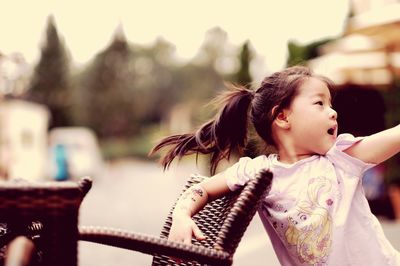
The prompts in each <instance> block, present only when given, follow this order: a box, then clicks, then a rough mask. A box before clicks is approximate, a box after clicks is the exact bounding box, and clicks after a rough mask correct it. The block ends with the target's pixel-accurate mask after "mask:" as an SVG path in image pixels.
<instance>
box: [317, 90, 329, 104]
mask: <svg viewBox="0 0 400 266" xmlns="http://www.w3.org/2000/svg"><path fill="white" fill-rule="evenodd" d="M314 97H321V98H325V97H326V94H325V93H322V92H318V93H316V94H315V95H314ZM328 100H329V102H332V97H331V96H330V95H329V97H328Z"/></svg>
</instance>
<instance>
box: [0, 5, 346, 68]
mask: <svg viewBox="0 0 400 266" xmlns="http://www.w3.org/2000/svg"><path fill="white" fill-rule="evenodd" d="M0 4H1V10H2V12H1V14H0V52H2V53H4V54H10V53H13V52H20V53H22V54H23V55H24V57H25V59H26V60H27V61H28V62H29V63H35V62H36V61H37V59H38V55H39V52H40V42H41V40H42V37H43V34H44V31H45V25H46V21H47V17H48V15H50V14H53V15H54V17H55V21H56V25H57V29H58V32H59V34H60V35H61V37H62V38H63V39H64V41H65V43H66V46H67V47H68V49H69V51H70V53H71V55H72V58H73V59H74V60H75V61H76V62H77V63H80V64H82V63H86V62H87V61H88V60H90V59H92V58H93V56H94V55H95V54H97V53H98V52H99V51H101V50H102V49H104V48H105V47H106V46H107V45H108V43H109V42H110V39H111V38H112V35H113V33H114V31H115V29H116V28H117V26H118V25H120V24H122V26H123V29H124V32H125V34H126V37H127V39H128V40H129V41H130V42H133V43H137V44H149V43H152V42H153V41H154V40H155V39H156V38H157V37H159V36H162V37H163V38H164V39H166V40H167V41H169V42H171V43H172V44H174V45H175V46H176V53H177V54H178V56H180V57H183V58H187V59H190V58H192V57H193V56H194V55H195V53H196V51H197V50H198V48H199V47H200V45H201V44H202V42H203V41H204V36H205V33H206V31H207V30H209V29H211V28H213V27H215V26H219V27H221V28H222V29H223V30H225V31H226V32H227V34H228V41H229V42H230V43H232V44H234V45H240V44H242V43H243V42H244V41H246V40H250V42H251V44H252V46H253V47H254V49H255V50H256V52H257V53H258V54H259V55H261V56H262V58H263V61H264V63H265V64H266V65H267V68H268V69H270V70H278V69H280V68H282V67H283V66H284V63H285V60H286V50H287V41H288V40H289V39H293V40H297V41H299V42H300V43H307V42H310V41H314V40H318V39H321V38H325V37H336V36H338V35H340V34H341V33H342V31H343V26H344V22H345V18H346V16H347V13H348V5H349V4H348V0H259V1H256V0H247V1H235V0H201V1H190V0H159V1H155V0H141V1H138V0H125V1H124V0H112V1H110V0H104V1H102V0H97V1H94V0H69V1H66V0H63V1H61V0H58V1H56V0H54V1H51V0H35V1H29V0H26V1H22V0H13V1H8V0H0Z"/></svg>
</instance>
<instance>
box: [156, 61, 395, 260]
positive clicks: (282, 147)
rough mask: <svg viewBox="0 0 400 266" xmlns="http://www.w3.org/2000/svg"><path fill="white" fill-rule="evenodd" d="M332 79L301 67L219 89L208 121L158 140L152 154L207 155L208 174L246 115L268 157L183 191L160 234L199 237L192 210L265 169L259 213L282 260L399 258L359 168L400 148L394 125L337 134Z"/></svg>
mask: <svg viewBox="0 0 400 266" xmlns="http://www.w3.org/2000/svg"><path fill="white" fill-rule="evenodd" d="M332 88H333V86H332V83H331V82H330V81H329V80H328V79H326V78H324V77H321V76H317V75H314V74H313V73H311V71H310V70H309V69H307V68H306V67H291V68H288V69H285V70H283V71H281V72H277V73H274V74H272V75H271V76H269V77H266V78H265V79H264V81H263V82H262V84H261V86H260V87H259V88H258V89H257V90H256V91H252V90H249V89H246V88H235V89H234V90H232V91H230V92H227V93H226V94H225V95H223V96H222V98H221V99H222V101H221V103H222V108H221V111H220V113H219V114H218V115H217V116H216V117H215V119H214V120H211V121H210V122H208V123H206V124H204V125H203V126H202V127H201V128H200V129H199V130H197V131H196V132H195V133H194V134H183V135H175V136H171V137H167V138H165V139H163V140H162V141H161V142H160V143H159V144H158V145H157V146H156V147H154V149H153V151H152V153H154V152H156V151H158V150H160V149H161V148H163V147H165V146H170V149H169V150H168V152H167V153H166V155H165V156H164V157H163V158H162V163H163V165H164V167H168V166H169V165H170V163H171V162H172V160H173V159H174V158H175V157H179V158H180V157H182V156H184V155H186V154H191V153H202V154H210V155H211V171H212V174H215V171H216V167H217V165H218V163H219V162H220V161H221V160H222V159H229V157H230V155H231V153H232V152H233V151H239V152H241V151H243V149H244V148H245V145H246V136H247V131H248V129H247V128H248V117H249V118H250V121H251V123H250V124H251V125H252V126H254V129H255V130H256V132H257V134H258V136H259V137H260V138H261V139H262V140H263V141H264V142H265V143H266V144H267V145H272V146H274V147H275V148H276V151H277V153H276V154H269V155H261V156H258V157H256V158H254V159H251V158H248V157H243V158H241V159H240V160H239V162H237V163H236V164H234V165H233V166H231V167H229V168H228V169H227V170H225V171H223V172H221V173H219V174H216V175H214V176H212V177H211V178H210V179H207V180H206V181H204V182H202V183H200V184H199V185H196V187H195V188H193V189H191V190H189V191H188V192H187V193H190V196H188V195H187V193H186V194H184V195H183V196H182V197H181V198H180V199H179V201H178V203H177V206H176V208H175V210H174V213H173V224H172V227H171V231H170V235H169V239H171V240H175V241H182V242H187V243H190V241H191V239H192V236H194V237H196V238H198V239H200V240H201V239H203V238H204V236H203V235H202V233H201V232H200V230H199V229H198V227H197V226H196V224H195V223H194V222H193V220H192V219H191V217H192V216H193V215H194V214H195V213H196V212H197V211H198V210H199V209H201V208H202V207H203V206H204V205H205V204H206V203H207V201H210V200H213V199H215V198H218V197H221V196H222V195H223V194H224V193H227V192H228V191H230V190H235V189H237V188H238V187H240V186H243V185H244V184H245V183H246V182H247V181H248V180H249V179H251V178H252V177H254V176H255V175H256V173H258V172H259V171H260V170H261V169H265V168H268V169H270V170H271V171H272V172H273V174H274V178H273V182H272V187H271V191H270V193H269V194H268V196H267V197H266V198H265V200H264V201H263V204H262V206H261V208H260V210H259V215H260V217H261V220H262V222H263V224H264V227H265V229H266V231H267V233H268V235H269V237H270V239H271V242H272V244H273V247H274V249H275V252H276V254H277V257H278V259H279V261H280V263H281V264H282V265H363V266H364V265H379V266H381V265H400V255H399V253H398V252H397V251H396V250H395V249H394V248H393V247H392V245H391V244H390V243H389V241H388V240H387V239H386V237H385V236H384V233H383V231H382V228H381V225H380V223H379V221H378V220H377V219H376V217H375V216H374V215H373V214H372V213H371V211H370V208H369V206H368V202H367V200H366V198H365V196H364V193H363V189H362V185H361V177H362V176H363V173H364V172H365V171H366V170H367V169H369V168H370V167H372V166H374V165H375V164H378V163H381V162H383V161H385V160H387V159H388V158H390V157H392V156H393V155H395V154H396V153H398V152H399V151H400V125H399V126H396V127H394V128H391V129H388V130H385V131H382V132H379V133H377V134H374V135H371V136H368V137H357V138H356V137H353V136H352V135H350V134H342V135H339V136H337V131H338V125H337V113H336V112H335V110H333V109H332V105H331V93H330V91H331V89H332Z"/></svg>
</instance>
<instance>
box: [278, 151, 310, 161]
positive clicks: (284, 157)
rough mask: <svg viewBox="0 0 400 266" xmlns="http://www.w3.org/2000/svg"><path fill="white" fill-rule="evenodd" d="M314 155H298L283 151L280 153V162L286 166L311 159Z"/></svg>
mask: <svg viewBox="0 0 400 266" xmlns="http://www.w3.org/2000/svg"><path fill="white" fill-rule="evenodd" d="M313 155H314V154H297V153H286V152H283V151H279V152H278V161H280V162H282V163H286V164H293V163H295V162H298V161H300V160H303V159H305V158H308V157H311V156H313Z"/></svg>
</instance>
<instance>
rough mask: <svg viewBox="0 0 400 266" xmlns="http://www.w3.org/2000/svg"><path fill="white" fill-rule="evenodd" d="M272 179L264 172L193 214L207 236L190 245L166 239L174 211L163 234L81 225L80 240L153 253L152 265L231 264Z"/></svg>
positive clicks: (194, 178)
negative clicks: (239, 188)
mask: <svg viewBox="0 0 400 266" xmlns="http://www.w3.org/2000/svg"><path fill="white" fill-rule="evenodd" d="M203 179H204V177H202V176H199V175H194V176H192V177H191V178H190V179H189V181H188V182H187V184H186V186H185V189H187V188H188V187H190V186H192V185H193V184H195V183H199V182H201V181H202V180H203ZM271 181H272V174H271V172H269V171H267V170H265V171H262V172H261V173H260V174H259V175H258V176H257V177H256V178H254V179H251V180H250V181H249V182H248V183H247V184H246V185H245V186H244V188H243V189H241V190H240V191H237V192H232V193H230V194H229V195H227V196H224V197H222V198H220V199H217V200H214V201H212V202H210V203H208V204H207V205H206V206H205V208H204V209H203V210H201V211H200V212H199V213H198V214H196V215H195V216H194V217H193V219H194V220H195V222H196V224H197V225H198V226H199V228H200V229H201V230H202V232H203V233H204V234H205V235H206V237H207V238H206V240H203V241H197V240H196V239H193V240H192V244H191V245H189V244H184V243H178V242H173V241H168V240H167V237H168V234H169V230H170V226H171V223H172V218H171V214H172V211H171V212H170V215H169V216H168V218H167V219H166V222H165V224H164V227H163V229H162V232H161V237H155V236H149V235H143V234H137V233H134V232H128V231H122V230H118V229H108V228H101V227H85V226H82V227H80V228H79V239H80V240H83V241H89V242H95V243H100V244H105V245H110V246H115V247H120V248H125V249H129V250H134V251H139V252H143V253H146V254H150V255H153V256H154V257H153V263H152V265H232V261H233V255H234V253H235V251H236V248H237V246H238V245H239V242H240V240H241V238H242V236H243V234H244V232H245V230H246V229H247V227H248V225H249V223H250V221H251V220H252V218H253V217H254V214H255V212H256V211H257V209H258V207H259V204H260V202H261V201H262V199H263V198H264V197H265V195H266V194H267V193H268V191H269V188H270V184H271ZM171 258H174V259H171Z"/></svg>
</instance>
